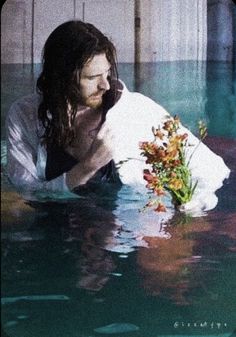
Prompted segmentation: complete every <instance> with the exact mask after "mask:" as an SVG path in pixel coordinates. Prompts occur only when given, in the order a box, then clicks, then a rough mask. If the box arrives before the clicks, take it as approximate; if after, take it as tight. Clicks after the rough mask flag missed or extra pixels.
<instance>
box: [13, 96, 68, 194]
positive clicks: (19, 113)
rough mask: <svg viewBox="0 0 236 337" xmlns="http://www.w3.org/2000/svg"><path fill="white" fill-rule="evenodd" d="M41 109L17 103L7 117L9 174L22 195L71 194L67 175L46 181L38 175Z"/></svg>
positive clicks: (31, 104)
mask: <svg viewBox="0 0 236 337" xmlns="http://www.w3.org/2000/svg"><path fill="white" fill-rule="evenodd" d="M36 109H37V106H34V105H33V103H32V102H30V100H28V101H27V100H25V101H21V102H16V103H14V104H13V105H12V106H11V108H10V110H9V112H8V115H7V119H6V129H7V175H8V178H9V180H10V181H11V182H12V183H13V185H15V187H16V188H17V189H18V190H19V192H24V191H44V192H47V191H54V192H56V191H69V189H68V187H67V185H66V183H65V174H63V175H61V176H59V177H58V178H56V179H53V180H51V181H49V182H48V181H45V180H44V179H42V178H40V177H39V176H38V174H37V166H36V165H37V153H38V147H39V130H38V127H37V113H36Z"/></svg>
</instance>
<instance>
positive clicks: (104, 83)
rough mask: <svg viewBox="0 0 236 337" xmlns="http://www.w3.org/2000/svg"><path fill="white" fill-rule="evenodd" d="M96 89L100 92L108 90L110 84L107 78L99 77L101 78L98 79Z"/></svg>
mask: <svg viewBox="0 0 236 337" xmlns="http://www.w3.org/2000/svg"><path fill="white" fill-rule="evenodd" d="M98 88H99V89H100V90H105V91H107V90H109V89H110V83H109V81H108V78H107V77H103V76H101V78H100V79H99V83H98Z"/></svg>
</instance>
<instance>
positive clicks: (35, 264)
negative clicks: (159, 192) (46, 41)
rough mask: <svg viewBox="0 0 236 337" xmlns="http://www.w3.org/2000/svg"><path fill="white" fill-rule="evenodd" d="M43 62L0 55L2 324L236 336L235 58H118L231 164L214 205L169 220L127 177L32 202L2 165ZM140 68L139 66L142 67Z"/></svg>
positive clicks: (67, 331) (30, 332)
mask: <svg viewBox="0 0 236 337" xmlns="http://www.w3.org/2000/svg"><path fill="white" fill-rule="evenodd" d="M38 72H39V66H36V67H35V68H34V70H33V72H31V70H30V68H29V67H27V66H25V67H23V66H22V65H15V66H14V65H7V66H3V67H2V112H3V113H2V118H3V123H2V140H3V143H2V163H3V165H2V329H3V330H4V333H5V334H6V335H7V336H9V337H39V336H40V337H42V336H43V337H55V336H57V337H85V336H86V337H92V336H93V337H95V336H108V335H111V336H113V335H114V336H123V335H124V336H132V337H135V336H137V337H149V336H150V337H157V336H158V337H160V336H195V337H196V336H221V337H226V336H227V337H228V336H235V329H236V290H235V284H236V245H235V239H236V226H235V225H236V203H235V200H236V190H235V186H236V184H235V182H236V173H235V172H236V126H235V125H236V123H235V119H236V110H235V107H236V102H235V100H236V98H235V92H236V88H235V69H234V68H233V66H232V65H230V64H225V63H208V64H206V63H194V62H178V63H174V62H171V63H159V64H143V65H141V67H140V68H139V69H136V71H135V69H134V67H133V65H131V64H123V65H120V66H119V72H120V77H121V78H122V79H123V80H124V82H126V83H127V86H128V88H129V89H131V90H138V91H141V92H143V93H145V94H146V95H148V96H150V97H152V98H153V99H155V100H157V101H158V102H159V103H161V104H162V105H163V106H165V108H166V109H167V110H169V111H170V112H171V113H172V114H176V113H177V114H178V115H179V116H180V117H181V120H182V121H183V122H184V123H185V124H186V125H187V126H188V127H189V128H190V129H191V130H193V131H195V130H196V122H197V121H198V120H199V119H200V118H203V119H204V120H205V121H206V122H207V125H208V132H209V135H210V137H209V138H208V139H207V143H208V145H209V146H210V147H211V148H213V149H214V151H216V152H217V153H219V154H220V155H222V156H223V157H224V159H225V161H226V163H227V164H228V166H229V167H230V168H231V170H232V173H231V176H230V179H228V180H227V182H225V184H224V186H223V188H221V189H220V191H218V192H217V195H218V198H219V203H218V205H217V207H216V208H215V209H214V210H213V211H210V212H209V213H208V214H207V215H206V216H204V217H199V218H190V217H187V216H184V215H180V214H175V216H174V217H173V218H172V219H171V220H169V221H168V222H167V223H166V224H159V223H158V221H157V218H156V215H155V214H152V213H147V214H140V213H139V212H138V210H139V209H140V207H141V206H142V205H143V199H142V198H140V196H139V195H136V194H134V193H132V191H130V190H129V189H126V188H123V189H122V190H120V191H117V195H115V194H114V193H115V192H114V193H113V194H109V193H108V191H103V196H102V197H101V194H100V195H99V194H97V195H93V196H92V197H91V198H89V197H88V198H83V199H77V200H70V201H68V202H65V201H63V200H62V201H60V202H44V203H38V202H31V203H29V202H28V203H27V202H25V201H24V200H23V199H22V198H21V197H20V196H19V195H17V193H16V192H15V191H14V189H13V188H12V187H11V186H10V185H9V183H8V182H7V180H6V177H5V174H4V166H5V143H4V138H5V130H4V115H5V113H6V111H7V109H8V108H9V105H10V103H11V102H12V101H13V100H15V99H16V98H18V97H20V96H22V95H24V94H28V93H30V92H33V91H34V83H35V78H36V77H37V74H38ZM134 74H136V76H134Z"/></svg>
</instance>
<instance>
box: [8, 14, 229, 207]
mask: <svg viewBox="0 0 236 337" xmlns="http://www.w3.org/2000/svg"><path fill="white" fill-rule="evenodd" d="M37 88H38V92H39V94H35V95H31V96H27V97H25V98H23V99H21V100H19V101H17V102H16V103H14V104H13V105H12V107H11V109H10V111H9V114H8V118H7V130H8V139H7V140H8V142H7V143H8V175H9V178H10V180H11V181H12V183H13V184H15V185H16V186H17V187H18V188H19V190H21V191H29V190H30V191H38V190H41V191H49V192H52V191H67V192H68V191H71V192H77V193H82V192H83V190H84V189H86V188H88V186H93V183H101V182H109V183H117V184H119V183H123V184H129V185H132V186H133V187H135V188H139V186H141V185H143V183H144V181H143V168H144V167H145V161H144V159H143V158H142V157H141V156H140V150H139V147H138V143H139V141H142V140H151V139H150V138H151V137H152V134H151V127H152V126H158V124H159V123H160V122H162V121H163V120H165V118H166V117H167V115H168V114H167V112H166V111H165V110H164V109H163V108H162V107H160V106H159V105H158V104H156V103H155V102H153V101H152V100H150V99H149V98H147V97H145V96H143V95H141V94H138V93H130V92H129V91H128V90H127V88H126V87H125V85H124V84H123V83H122V82H121V81H119V80H118V78H117V68H116V52H115V47H114V46H113V44H112V43H111V41H109V40H108V39H107V37H105V36H104V35H103V34H102V33H101V32H100V31H99V30H98V29H96V28H95V27H94V26H93V25H91V24H88V23H83V22H80V21H69V22H66V23H64V24H62V25H60V26H59V27H57V28H56V29H55V30H54V31H53V32H52V33H51V35H50V36H49V38H48V39H47V41H46V44H45V47H44V54H43V68H42V73H41V75H40V76H39V78H38V81H37ZM182 129H183V131H184V132H187V133H188V135H189V139H190V142H191V143H192V144H193V145H194V144H195V145H196V144H197V143H198V140H197V139H196V137H194V136H193V135H192V134H191V133H190V132H189V131H188V130H187V129H185V128H183V127H182ZM199 160H200V162H199ZM191 165H192V167H191V169H192V174H193V178H194V179H195V180H198V193H196V195H198V197H196V198H195V200H193V204H194V207H195V206H196V207H198V208H199V207H200V208H205V209H209V208H212V207H214V206H215V204H216V202H217V198H216V197H215V194H214V192H215V190H216V189H217V188H219V187H220V186H221V185H222V181H223V180H224V178H226V177H227V176H228V175H229V170H228V168H227V167H226V166H225V164H224V162H223V160H222V159H221V158H220V157H218V156H216V155H215V154H214V153H213V152H212V151H210V150H209V149H208V148H207V147H206V146H205V145H203V144H201V146H200V147H199V150H198V155H196V156H193V158H192V163H191ZM212 170H213V171H214V172H213V171H212ZM212 173H214V174H212ZM206 195H207V197H209V198H207V200H208V203H206V198H205V196H206ZM191 205H192V204H191ZM191 207H192V206H191ZM191 207H190V208H191Z"/></svg>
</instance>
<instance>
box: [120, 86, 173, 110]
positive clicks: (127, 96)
mask: <svg viewBox="0 0 236 337" xmlns="http://www.w3.org/2000/svg"><path fill="white" fill-rule="evenodd" d="M122 94H123V95H122V96H123V100H122V101H121V103H124V105H127V107H128V108H132V109H134V110H135V111H136V112H137V111H140V113H141V112H143V113H144V115H146V116H147V113H158V114H161V115H163V116H166V115H168V113H167V111H166V110H165V108H164V107H163V106H161V105H160V104H159V103H158V102H156V101H154V100H153V99H152V98H150V97H148V96H145V95H144V94H142V93H139V92H136V91H133V92H131V91H129V90H128V89H127V88H125V90H123V93H122Z"/></svg>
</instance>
